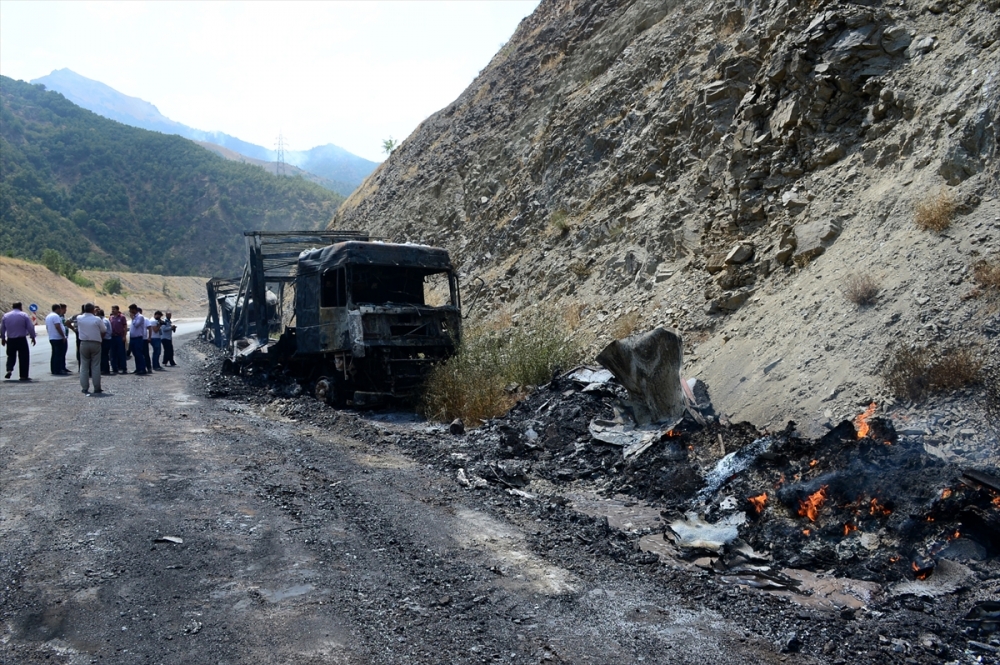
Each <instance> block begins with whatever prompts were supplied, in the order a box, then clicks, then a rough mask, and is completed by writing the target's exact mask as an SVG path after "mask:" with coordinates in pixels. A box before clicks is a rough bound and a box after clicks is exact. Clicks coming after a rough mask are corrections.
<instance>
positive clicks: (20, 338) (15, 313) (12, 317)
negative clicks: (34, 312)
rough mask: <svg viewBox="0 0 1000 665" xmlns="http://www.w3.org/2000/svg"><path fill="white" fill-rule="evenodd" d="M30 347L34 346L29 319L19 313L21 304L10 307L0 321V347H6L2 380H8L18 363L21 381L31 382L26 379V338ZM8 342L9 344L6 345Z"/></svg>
mask: <svg viewBox="0 0 1000 665" xmlns="http://www.w3.org/2000/svg"><path fill="white" fill-rule="evenodd" d="M29 336H30V337H31V345H32V346H34V345H35V326H34V324H33V323H32V322H31V317H29V316H28V315H27V314H25V313H24V312H22V311H21V303H19V302H16V303H14V304H13V305H11V310H10V311H9V312H7V313H6V314H4V315H3V318H2V319H0V346H6V347H7V373H6V374H4V376H3V378H5V379H9V378H10V375H11V374H13V373H14V363H15V362H16V363H18V368H17V372H18V374H19V375H20V379H21V381H31V379H29V378H28V360H29V358H30V356H31V354H30V353H29V351H28V337H29ZM8 342H10V344H8Z"/></svg>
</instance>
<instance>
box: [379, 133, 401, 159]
mask: <svg viewBox="0 0 1000 665" xmlns="http://www.w3.org/2000/svg"><path fill="white" fill-rule="evenodd" d="M398 147H399V141H397V140H396V139H394V138H392V137H391V136H390V137H389V138H387V139H383V140H382V152H384V153H385V154H387V155H389V154H392V151H393V150H395V149H396V148H398Z"/></svg>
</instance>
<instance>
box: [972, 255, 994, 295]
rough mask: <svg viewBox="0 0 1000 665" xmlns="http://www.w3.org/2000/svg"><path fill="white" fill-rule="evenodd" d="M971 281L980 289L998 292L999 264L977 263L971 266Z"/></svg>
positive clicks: (983, 261) (989, 262) (984, 261)
mask: <svg viewBox="0 0 1000 665" xmlns="http://www.w3.org/2000/svg"><path fill="white" fill-rule="evenodd" d="M972 279H974V280H975V281H976V284H978V285H979V286H980V288H983V289H997V290H1000V263H994V262H991V261H986V260H985V259H984V260H982V261H979V262H978V263H976V265H974V266H972Z"/></svg>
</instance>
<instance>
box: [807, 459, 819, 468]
mask: <svg viewBox="0 0 1000 665" xmlns="http://www.w3.org/2000/svg"><path fill="white" fill-rule="evenodd" d="M817 464H819V460H818V459H814V460H812V461H811V462H809V467H810V468H811V467H814V466H816V465H817Z"/></svg>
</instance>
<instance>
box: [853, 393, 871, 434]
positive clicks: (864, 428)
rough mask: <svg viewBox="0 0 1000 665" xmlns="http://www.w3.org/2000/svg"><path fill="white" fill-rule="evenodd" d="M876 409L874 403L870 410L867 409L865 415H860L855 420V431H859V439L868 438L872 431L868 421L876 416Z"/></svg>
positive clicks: (869, 407) (869, 406)
mask: <svg viewBox="0 0 1000 665" xmlns="http://www.w3.org/2000/svg"><path fill="white" fill-rule="evenodd" d="M876 408H877V407H876V406H875V402H872V403H871V404H869V405H868V408H867V409H865V412H864V413H862V414H860V415H859V416H858V417H857V418H855V419H854V427H855V429H857V430H858V438H859V439H863V438H865V437H866V436H868V432H870V431H871V429H872V428H871V426H869V425H868V419H869V418H871V417H872V416H873V415H875V409H876Z"/></svg>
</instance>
